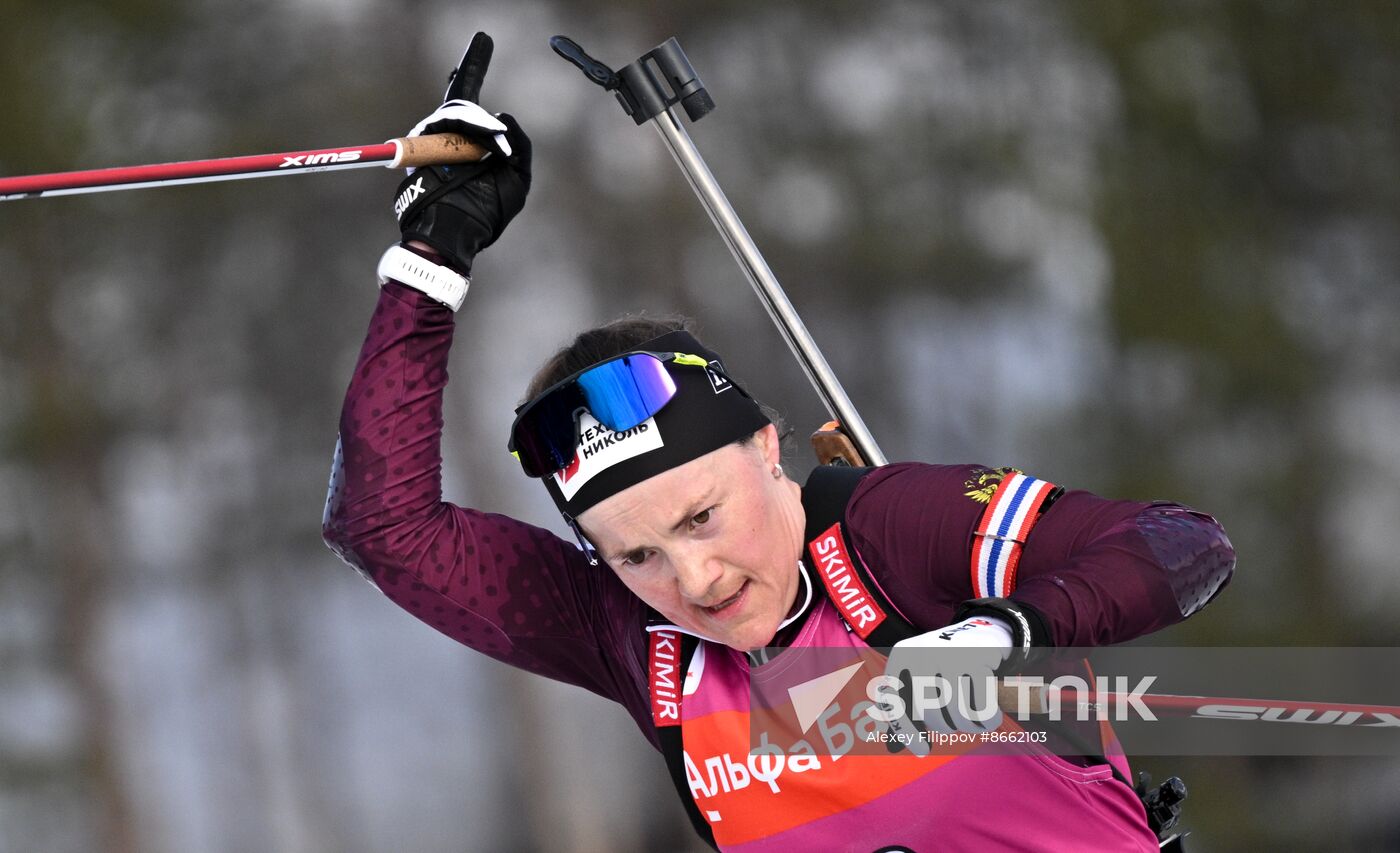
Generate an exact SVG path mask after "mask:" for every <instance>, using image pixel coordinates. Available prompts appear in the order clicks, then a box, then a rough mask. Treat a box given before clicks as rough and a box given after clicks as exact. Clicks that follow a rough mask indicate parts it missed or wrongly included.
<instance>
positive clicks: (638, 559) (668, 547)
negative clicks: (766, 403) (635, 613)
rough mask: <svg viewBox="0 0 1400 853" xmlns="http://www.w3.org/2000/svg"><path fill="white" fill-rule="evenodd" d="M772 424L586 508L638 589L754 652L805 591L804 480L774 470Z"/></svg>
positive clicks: (592, 533)
mask: <svg viewBox="0 0 1400 853" xmlns="http://www.w3.org/2000/svg"><path fill="white" fill-rule="evenodd" d="M779 457H780V452H779V445H778V432H777V430H776V429H775V428H774V427H773V426H771V425H770V426H767V427H764V428H763V429H761V430H759V431H758V432H757V433H755V434H754V437H753V439H752V440H751V441H749V442H748V443H746V444H742V445H741V444H730V445H726V446H725V447H722V448H720V449H719V450H716V451H714V452H713V453H708V454H706V455H704V456H701V457H700V458H699V459H695V460H692V461H690V462H687V463H686V464H684V465H681V466H679V467H676V468H672V469H671V470H669V471H666V472H664V473H661V474H657V475H656V476H654V477H652V478H650V479H648V480H644V481H642V482H641V483H638V484H637V485H635V486H632V487H631V488H628V489H625V490H623V491H621V492H619V493H617V494H616V495H613V496H612V497H610V498H608V499H606V500H603V501H600V502H599V503H598V504H596V505H594V506H593V507H591V508H589V509H587V510H585V511H584V512H583V513H582V514H580V516H579V523H580V524H581V525H582V527H583V529H584V531H585V532H587V533H588V535H589V538H590V539H591V540H592V542H593V544H594V546H595V547H597V548H598V551H599V553H600V554H601V555H602V557H603V558H604V559H605V560H607V562H608V565H610V566H612V568H613V570H614V571H615V572H617V575H618V577H620V578H621V579H622V582H623V583H624V584H626V585H627V588H628V589H630V590H631V591H632V592H633V594H635V595H636V596H637V597H638V598H640V599H642V600H643V601H645V602H646V603H647V604H649V605H650V606H651V607H653V608H655V609H656V610H657V611H659V612H660V613H661V615H663V616H665V617H666V618H667V619H669V620H671V621H672V622H673V623H675V624H676V625H678V626H680V627H681V628H684V629H686V630H688V631H693V632H695V633H697V634H701V635H703V636H705V637H708V638H710V639H712V640H717V641H719V642H721V643H724V644H725V645H727V646H730V647H732V648H735V649H738V650H740V651H747V650H749V649H756V648H762V647H763V646H765V645H767V644H768V642H769V641H770V640H772V639H773V635H774V633H776V632H777V630H778V624H779V623H780V622H782V621H783V619H784V618H786V616H787V615H788V613H789V612H790V611H791V610H792V607H793V604H794V602H795V600H796V598H797V592H798V583H799V581H798V577H797V561H798V558H799V556H800V554H801V551H802V533H803V526H804V524H805V522H806V518H805V516H804V513H803V510H802V491H801V488H800V487H799V486H798V485H797V484H796V483H794V482H792V481H791V480H789V479H787V478H786V477H782V478H778V477H775V476H774V475H773V469H774V466H775V465H777V464H778V460H779Z"/></svg>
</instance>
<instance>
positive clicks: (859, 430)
mask: <svg viewBox="0 0 1400 853" xmlns="http://www.w3.org/2000/svg"><path fill="white" fill-rule="evenodd" d="M651 122H652V124H654V125H656V130H657V132H658V133H660V134H661V138H662V139H663V140H665V142H666V147H667V148H668V149H670V151H671V156H672V157H675V158H676V163H677V164H678V165H679V166H680V167H681V171H682V172H684V173H685V177H686V180H687V181H689V182H690V188H691V189H693V190H695V194H696V195H697V196H699V198H700V203H701V204H703V205H704V206H705V211H706V212H707V213H709V214H710V219H711V220H712V221H713V222H714V223H715V227H716V228H718V229H719V233H720V236H722V237H723V238H724V242H725V245H727V246H729V251H730V252H731V253H733V255H734V260H736V261H738V262H739V266H740V267H741V268H743V270H744V275H746V276H748V279H749V284H751V285H753V289H754V292H756V293H757V294H758V298H759V301H760V302H762V303H763V307H764V308H765V309H767V311H768V316H769V317H771V318H773V322H774V323H775V324H777V326H778V328H779V329H780V330H781V331H782V333H783V338H784V339H785V340H786V341H787V344H788V347H790V348H791V349H792V354H793V355H794V356H796V357H797V361H798V363H800V364H801V365H802V369H803V370H805V371H806V372H807V378H808V379H809V380H811V382H812V386H813V387H814V388H816V389H817V393H818V394H819V395H821V398H822V403H823V404H825V405H826V410H827V412H829V413H830V414H831V416H832V417H833V418H835V419H836V420H838V421H840V423H841V427H842V429H843V430H844V431H845V433H846V435H848V436H849V437H850V439H851V442H852V443H853V444H855V446H856V450H858V451H860V455H861V457H862V458H863V459H864V460H865V464H867V465H884V464H885V462H886V460H885V454H884V453H882V452H881V451H880V446H879V445H878V444H876V443H875V437H874V436H873V435H871V434H870V430H869V429H868V428H867V427H866V426H865V421H864V420H862V419H861V416H860V414H859V413H858V412H857V411H856V407H855V405H854V404H852V403H851V398H850V397H848V396H847V395H846V390H845V389H844V388H842V387H841V382H840V380H838V379H837V378H836V374H835V373H833V372H832V370H831V365H829V364H827V363H826V357H825V356H823V355H822V353H821V350H820V349H818V348H817V342H816V341H815V340H813V339H812V335H811V333H810V332H808V331H807V327H806V326H805V325H803V323H802V318H801V317H799V316H797V310H796V309H795V308H793V307H792V302H790V301H789V300H788V298H787V294H786V293H784V292H783V286H782V285H781V284H779V283H778V279H777V278H776V277H775V276H774V275H773V270H771V269H769V267H768V262H767V261H765V260H763V255H762V254H761V253H760V252H759V251H758V246H757V245H755V244H754V241H753V238H752V237H750V236H749V232H748V230H747V229H746V228H744V223H743V222H741V221H739V215H738V214H737V213H735V212H734V207H733V205H731V204H730V203H729V199H727V198H725V195H724V191H723V190H721V189H720V187H719V183H718V182H717V181H716V180H715V176H714V175H713V174H711V173H710V168H709V166H707V165H705V160H704V158H702V157H701V156H700V152H699V151H698V150H697V149H696V147H695V143H694V142H692V141H691V140H690V134H688V133H686V132H685V128H684V127H682V126H681V123H680V122H679V121H678V120H677V119H676V117H675V115H674V114H672V112H671V109H666V110H664V111H662V112H660V113H658V114H657V116H656V117H655V118H653V119H652V120H651Z"/></svg>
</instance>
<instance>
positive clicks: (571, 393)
mask: <svg viewBox="0 0 1400 853" xmlns="http://www.w3.org/2000/svg"><path fill="white" fill-rule="evenodd" d="M582 405H583V396H582V395H581V394H580V393H579V390H578V388H577V387H575V386H574V385H573V384H569V385H566V386H564V387H563V388H560V389H558V390H556V391H555V392H554V393H552V394H549V395H547V396H545V397H543V398H541V399H539V400H537V401H536V402H535V403H534V405H532V406H531V407H530V408H529V410H528V411H526V412H524V413H523V414H522V415H521V416H520V418H519V419H518V420H517V421H516V424H515V431H514V433H513V434H512V438H513V443H514V450H515V452H516V453H518V454H519V455H520V463H521V465H522V466H523V467H524V468H525V473H526V475H527V476H530V477H543V476H545V475H547V474H549V473H551V472H553V471H558V470H559V469H560V468H563V467H565V466H566V465H568V464H569V463H570V462H572V461H573V458H574V450H575V449H577V447H578V427H577V425H576V423H575V420H574V415H575V413H576V412H577V411H578V409H579V407H580V406H582Z"/></svg>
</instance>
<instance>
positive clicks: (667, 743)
mask: <svg viewBox="0 0 1400 853" xmlns="http://www.w3.org/2000/svg"><path fill="white" fill-rule="evenodd" d="M699 645H700V641H699V640H698V639H696V638H695V637H692V636H690V635H689V634H682V633H681V632H680V631H668V630H665V629H660V630H655V631H651V632H650V633H649V635H648V651H647V691H648V692H649V693H650V694H651V721H652V724H653V725H655V726H656V736H657V741H658V743H659V745H660V747H661V755H662V757H663V758H665V759H666V769H667V770H669V771H670V773H671V784H672V785H675V787H676V793H677V794H679V795H680V798H681V803H682V804H683V805H684V806H685V813H686V816H687V817H689V818H690V824H691V826H693V827H695V832H696V834H697V835H699V836H700V838H701V839H703V840H704V842H705V843H706V844H708V845H710V847H713V848H714V849H716V850H718V849H719V847H718V846H716V844H715V834H714V831H713V830H712V829H710V823H709V821H707V820H705V816H704V815H702V814H700V806H698V805H697V804H696V802H695V796H694V795H693V794H692V793H691V791H690V781H689V780H688V779H687V778H686V775H685V743H684V741H683V740H682V736H681V731H682V726H681V695H682V691H683V690H684V689H685V673H686V670H688V669H689V668H690V661H691V658H693V657H695V650H696V648H698V647H699Z"/></svg>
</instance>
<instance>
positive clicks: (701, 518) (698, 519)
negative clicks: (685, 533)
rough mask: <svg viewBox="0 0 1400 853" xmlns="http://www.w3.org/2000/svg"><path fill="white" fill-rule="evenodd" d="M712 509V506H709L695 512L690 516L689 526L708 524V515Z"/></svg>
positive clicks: (712, 511)
mask: <svg viewBox="0 0 1400 853" xmlns="http://www.w3.org/2000/svg"><path fill="white" fill-rule="evenodd" d="M714 510H715V508H714V507H709V508H707V509H702V510H700V511H699V512H697V513H695V514H694V515H692V516H691V517H690V526H691V527H703V526H704V525H706V524H709V523H710V516H711V514H713V513H714Z"/></svg>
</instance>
